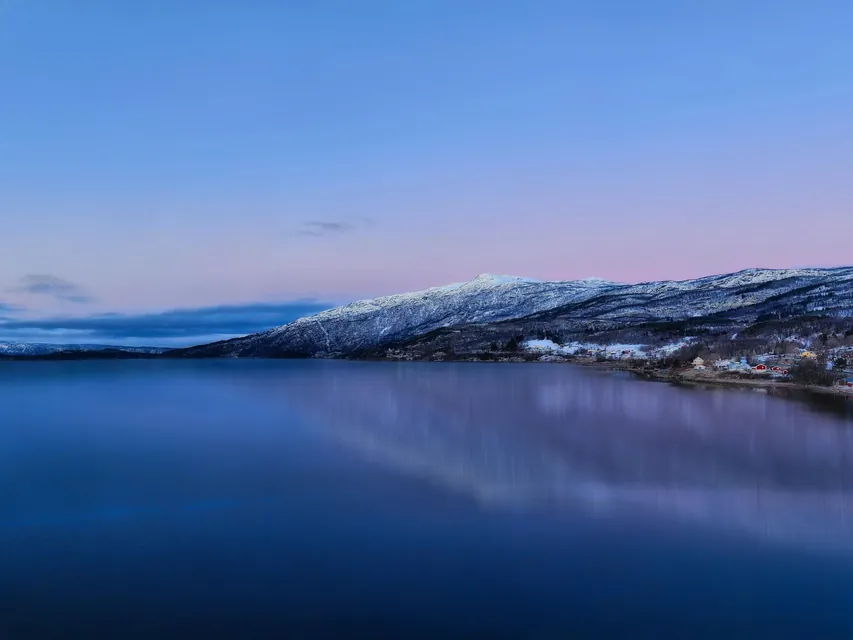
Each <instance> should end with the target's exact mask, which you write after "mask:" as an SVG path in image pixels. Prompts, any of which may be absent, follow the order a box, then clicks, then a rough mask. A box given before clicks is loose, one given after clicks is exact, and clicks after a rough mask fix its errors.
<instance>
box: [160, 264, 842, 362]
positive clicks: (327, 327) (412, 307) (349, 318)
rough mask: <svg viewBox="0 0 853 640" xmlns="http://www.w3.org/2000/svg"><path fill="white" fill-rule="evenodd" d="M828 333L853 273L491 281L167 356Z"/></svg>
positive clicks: (390, 300)
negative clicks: (518, 340)
mask: <svg viewBox="0 0 853 640" xmlns="http://www.w3.org/2000/svg"><path fill="white" fill-rule="evenodd" d="M822 322H823V323H824V324H826V323H827V322H835V323H840V324H842V325H845V326H846V324H850V325H851V326H853V267H840V268H834V269H747V270H744V271H739V272H737V273H732V274H725V275H716V276H709V277H705V278H699V279H696V280H685V281H660V282H646V283H641V284H623V283H616V282H610V281H606V280H601V279H597V278H592V279H587V280H571V281H565V282H541V281H536V280H529V279H525V278H517V277H512V276H495V275H488V274H486V275H481V276H478V277H477V278H475V279H474V280H471V281H470V282H465V283H459V284H452V285H447V286H444V287H437V288H433V289H427V290H425V291H419V292H415V293H405V294H399V295H392V296H386V297H382V298H376V299H374V300H364V301H360V302H354V303H352V304H348V305H345V306H343V307H338V308H336V309H331V310H328V311H323V312H322V313H318V314H316V315H313V316H309V317H306V318H301V319H299V320H296V321H295V322H291V323H290V324H286V325H283V326H281V327H277V328H274V329H271V330H269V331H265V332H263V333H258V334H253V335H250V336H246V337H244V338H236V339H232V340H227V341H223V342H217V343H213V344H209V345H202V346H199V347H192V348H189V349H179V350H175V351H172V352H170V353H169V354H168V355H169V356H174V357H358V356H376V355H380V354H381V353H383V352H384V351H385V350H386V349H387V348H388V347H395V348H403V349H409V350H410V351H411V350H415V351H417V350H418V349H420V350H421V352H424V353H428V352H430V351H433V352H434V351H436V350H437V349H442V350H446V349H447V348H452V349H453V350H454V351H456V352H457V353H458V352H460V351H461V352H465V353H475V352H478V351H483V350H489V349H491V350H492V351H494V350H495V346H496V344H497V345H502V344H503V343H504V342H506V341H508V340H512V338H513V337H524V336H530V335H537V334H538V335H539V336H540V337H544V336H548V335H554V336H559V338H560V339H561V340H566V339H587V338H590V337H592V336H597V337H599V338H602V339H610V340H613V339H620V336H619V334H620V332H621V333H622V334H624V333H625V332H628V333H633V334H642V335H640V336H637V335H635V336H634V339H637V338H638V337H642V338H644V339H647V340H649V341H655V340H664V339H669V338H671V337H672V336H673V335H687V333H685V332H688V331H692V332H693V333H694V334H703V335H707V334H711V333H715V332H716V333H720V334H723V333H727V332H731V331H733V330H739V329H742V330H749V329H750V328H754V327H756V326H762V327H764V328H767V327H770V326H771V325H772V326H773V327H774V330H777V329H778V330H779V331H783V332H784V331H795V332H796V331H801V330H808V331H814V330H815V328H816V327H817V328H818V329H819V328H820V326H822V325H821V323H822ZM786 323H788V325H790V326H785V325H786ZM791 323H793V324H791ZM804 323H805V324H804ZM621 337H622V338H624V337H625V336H624V335H622V336H621ZM451 343H452V344H451ZM422 355H423V354H422Z"/></svg>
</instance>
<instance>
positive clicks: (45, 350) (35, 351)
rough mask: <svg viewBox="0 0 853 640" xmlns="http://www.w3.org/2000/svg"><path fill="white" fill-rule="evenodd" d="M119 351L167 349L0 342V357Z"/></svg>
mask: <svg viewBox="0 0 853 640" xmlns="http://www.w3.org/2000/svg"><path fill="white" fill-rule="evenodd" d="M82 351H86V352H90V351H91V352H95V351H110V352H115V351H121V352H123V353H138V354H160V353H164V352H166V351H168V349H165V348H160V347H117V346H110V345H99V344H47V343H38V342H0V357H2V356H44V355H49V354H54V353H66V352H82Z"/></svg>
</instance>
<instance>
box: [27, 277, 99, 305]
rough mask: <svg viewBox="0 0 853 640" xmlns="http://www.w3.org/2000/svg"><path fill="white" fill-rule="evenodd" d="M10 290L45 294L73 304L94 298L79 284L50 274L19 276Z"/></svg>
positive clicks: (87, 301)
mask: <svg viewBox="0 0 853 640" xmlns="http://www.w3.org/2000/svg"><path fill="white" fill-rule="evenodd" d="M12 291H15V292H18V293H26V294H30V295H39V296H47V297H51V298H54V299H56V300H61V301H64V302H73V303H74V304H87V303H90V302H93V301H94V300H95V298H94V297H93V296H91V295H89V293H87V292H86V290H85V289H84V288H83V287H81V286H80V285H78V284H76V283H74V282H71V281H70V280H66V279H65V278H60V277H59V276H54V275H50V274H29V275H26V276H24V277H23V278H21V281H20V283H19V284H18V286H16V287H14V288H13V289H12Z"/></svg>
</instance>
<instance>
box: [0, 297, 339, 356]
mask: <svg viewBox="0 0 853 640" xmlns="http://www.w3.org/2000/svg"><path fill="white" fill-rule="evenodd" d="M332 306H334V305H332V304H327V303H322V302H318V301H315V300H295V301H291V302H284V303H277V304H276V303H259V304H247V305H223V306H215V307H203V308H198V309H174V310H171V311H163V312H159V313H144V314H135V315H125V314H117V313H103V314H97V315H91V316H85V317H77V318H68V317H49V318H41V319H9V318H6V319H0V340H19V341H26V342H38V341H44V342H58V341H62V342H69V343H72V342H73V343H81V342H88V343H103V344H131V343H137V344H150V345H152V346H157V345H159V344H166V345H170V344H200V343H203V342H207V341H208V338H213V339H220V338H221V337H223V336H227V337H234V336H242V335H246V334H248V333H256V332H258V331H265V330H267V329H271V328H272V327H276V326H278V325H282V324H286V323H288V322H292V321H293V320H296V319H297V318H301V317H303V316H307V315H312V314H314V313H318V312H320V311H323V310H325V309H329V308H330V307H332Z"/></svg>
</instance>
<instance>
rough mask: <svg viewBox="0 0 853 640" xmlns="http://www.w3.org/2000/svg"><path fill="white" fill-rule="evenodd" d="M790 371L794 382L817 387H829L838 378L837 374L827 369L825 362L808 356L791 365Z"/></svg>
mask: <svg viewBox="0 0 853 640" xmlns="http://www.w3.org/2000/svg"><path fill="white" fill-rule="evenodd" d="M790 373H791V379H792V380H793V381H794V382H799V383H800V384H808V385H815V386H819V387H831V386H832V385H833V384H835V382H836V381H837V380H838V378H839V376H838V374H836V373H834V372H832V371H827V369H826V365H825V364H824V365H821V364H820V363H819V362H817V361H815V360H811V359H808V358H804V359H803V360H802V361H801V362H800V363H799V364H796V365H794V366H793V367H791V369H790Z"/></svg>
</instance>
